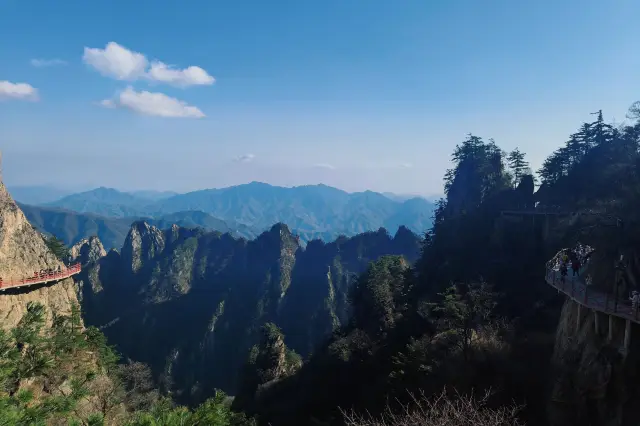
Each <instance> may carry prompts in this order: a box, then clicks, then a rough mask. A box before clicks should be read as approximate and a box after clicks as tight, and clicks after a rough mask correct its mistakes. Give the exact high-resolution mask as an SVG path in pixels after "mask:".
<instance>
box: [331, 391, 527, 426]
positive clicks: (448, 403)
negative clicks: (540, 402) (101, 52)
mask: <svg viewBox="0 0 640 426" xmlns="http://www.w3.org/2000/svg"><path fill="white" fill-rule="evenodd" d="M489 396H490V392H489V391H487V392H486V393H485V394H484V395H483V397H482V398H480V399H478V398H476V397H475V396H473V395H470V396H464V395H460V394H455V396H453V397H451V396H450V395H449V394H448V393H447V391H446V389H445V390H443V391H442V393H440V394H439V395H438V396H436V397H433V398H429V397H427V396H425V395H424V394H420V395H419V396H416V395H413V394H412V395H411V402H410V403H409V404H399V406H400V409H398V410H395V409H392V408H391V407H390V406H387V409H386V410H385V412H384V413H383V414H382V415H381V416H379V417H374V416H371V415H360V414H357V413H355V412H353V411H351V412H345V411H342V414H343V417H344V421H345V424H346V425H347V426H520V425H523V423H520V421H519V420H518V418H517V414H518V412H519V411H520V410H521V409H522V407H521V406H517V405H515V404H514V405H510V406H506V407H501V408H490V407H488V406H487V401H488V399H489Z"/></svg>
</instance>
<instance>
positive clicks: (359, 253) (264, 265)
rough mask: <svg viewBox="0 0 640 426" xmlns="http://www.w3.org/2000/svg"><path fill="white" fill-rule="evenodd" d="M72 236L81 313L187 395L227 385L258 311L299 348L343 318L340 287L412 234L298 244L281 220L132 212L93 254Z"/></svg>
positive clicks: (231, 384) (407, 244) (402, 249)
mask: <svg viewBox="0 0 640 426" xmlns="http://www.w3.org/2000/svg"><path fill="white" fill-rule="evenodd" d="M82 245H84V246H86V248H83V247H76V248H74V250H73V251H74V252H75V253H76V254H77V255H78V256H79V260H80V261H82V262H83V263H84V264H85V269H84V271H83V275H82V276H79V277H78V283H79V285H80V287H81V288H82V299H83V302H82V303H83V309H84V311H85V312H86V313H87V316H86V320H87V321H88V322H89V323H90V324H95V325H105V324H108V325H109V326H108V327H106V328H105V329H104V332H105V333H106V334H107V336H108V337H109V339H110V341H111V342H113V343H116V344H117V345H118V348H119V349H120V350H121V351H122V352H123V354H125V355H126V356H128V357H131V358H132V359H136V360H140V361H143V362H147V363H149V364H150V365H151V366H152V368H153V369H154V371H155V373H156V375H157V376H158V377H160V376H163V377H169V378H171V379H172V381H173V390H174V391H175V392H177V394H178V395H179V397H181V398H183V399H184V400H185V401H193V400H199V399H200V398H202V397H204V396H206V395H207V393H208V392H209V391H210V390H211V389H213V388H221V389H226V390H228V391H234V390H235V389H236V385H237V384H238V380H239V373H240V369H241V367H242V365H243V364H244V361H245V359H246V356H247V353H248V350H249V348H250V347H251V346H252V345H253V344H255V343H257V340H258V338H259V334H260V328H261V327H262V326H263V325H264V324H265V323H267V322H274V323H275V324H277V325H278V326H279V327H281V328H282V329H283V331H284V332H285V335H286V336H287V337H286V340H287V345H288V346H289V347H291V348H292V349H294V350H296V351H297V352H299V353H300V354H302V355H307V354H309V353H310V351H312V350H313V348H314V347H315V345H316V344H318V343H319V342H320V341H322V340H323V339H324V338H325V337H326V336H327V335H328V334H329V333H331V331H332V330H334V329H335V328H337V327H339V326H340V325H341V324H344V323H345V322H346V321H347V318H348V316H349V307H348V304H347V293H348V291H349V288H350V286H351V284H352V283H353V282H354V280H355V278H356V277H357V275H358V274H359V273H360V272H362V271H363V270H364V269H365V268H366V266H367V265H368V263H369V262H370V261H371V260H375V259H377V258H378V257H380V256H381V255H384V254H402V255H404V256H405V257H407V258H408V259H409V260H415V259H416V258H417V256H418V252H419V248H420V239H419V238H418V237H417V236H415V235H414V234H412V233H411V232H410V231H408V230H406V229H405V228H401V229H400V230H399V232H398V233H397V235H396V236H395V237H393V238H391V237H390V236H389V235H388V234H387V233H386V231H384V230H379V231H378V232H369V233H365V234H361V235H358V236H355V237H352V238H346V237H342V238H340V239H339V240H337V241H335V242H332V243H328V244H325V243H323V242H321V241H312V242H311V243H310V244H309V245H308V247H307V248H306V249H302V248H301V247H300V244H299V240H298V238H297V237H296V236H294V235H292V234H291V232H290V231H289V229H288V228H287V227H286V226H285V225H282V224H277V225H274V226H273V227H272V228H271V229H270V230H269V231H267V232H264V233H263V234H261V235H260V236H258V237H257V238H256V239H255V240H251V241H247V240H244V239H235V238H233V237H231V236H230V235H229V234H221V233H219V232H205V231H203V230H197V229H196V230H194V229H185V228H180V227H177V226H173V227H171V228H169V229H166V230H164V231H161V230H159V229H158V228H156V227H153V226H151V225H149V224H147V223H145V222H142V221H140V222H136V223H134V224H133V225H132V227H131V230H130V232H129V234H128V236H127V238H126V241H125V243H124V246H123V247H122V250H121V253H117V252H115V251H111V252H110V253H109V254H107V255H106V256H102V255H101V254H100V253H101V252H102V250H101V248H100V246H99V244H98V243H97V242H96V241H95V240H92V241H87V242H83V244H82ZM91 253H94V255H93V256H92V255H90V254H91ZM95 253H98V254H97V255H95ZM211 366H224V367H223V368H211Z"/></svg>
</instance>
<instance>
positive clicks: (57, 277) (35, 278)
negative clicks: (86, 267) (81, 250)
mask: <svg viewBox="0 0 640 426" xmlns="http://www.w3.org/2000/svg"><path fill="white" fill-rule="evenodd" d="M81 270H82V267H81V265H80V264H79V263H76V264H74V265H71V266H69V267H66V268H63V269H62V270H60V271H55V272H45V273H40V272H36V273H34V275H32V276H30V277H26V278H18V279H8V280H5V279H3V278H0V292H2V291H4V290H8V289H10V288H20V287H27V286H31V285H35V284H46V283H50V282H55V281H61V280H64V279H66V278H69V277H71V276H73V275H76V274H78V273H80V271H81Z"/></svg>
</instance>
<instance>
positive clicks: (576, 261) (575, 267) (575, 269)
mask: <svg viewBox="0 0 640 426" xmlns="http://www.w3.org/2000/svg"><path fill="white" fill-rule="evenodd" d="M580 266H582V265H580V259H579V258H578V256H576V257H574V258H573V262H571V270H573V276H574V277H575V276H578V277H580Z"/></svg>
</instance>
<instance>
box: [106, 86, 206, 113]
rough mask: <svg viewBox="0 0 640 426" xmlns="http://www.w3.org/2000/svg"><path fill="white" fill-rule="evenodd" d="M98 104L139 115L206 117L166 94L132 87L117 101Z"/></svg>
mask: <svg viewBox="0 0 640 426" xmlns="http://www.w3.org/2000/svg"><path fill="white" fill-rule="evenodd" d="M98 104H99V105H101V106H103V107H105V108H125V109H129V110H131V111H134V112H137V113H139V114H143V115H150V116H157V117H179V118H202V117H204V116H205V115H204V113H203V112H202V111H200V110H199V109H198V108H197V107H194V106H191V105H188V104H187V103H186V102H183V101H181V100H179V99H176V98H171V97H169V96H167V95H165V94H164V93H153V92H146V91H140V92H136V91H135V90H134V89H133V88H132V87H127V88H126V89H125V90H124V91H123V92H121V93H120V94H119V95H118V96H117V98H116V99H115V100H112V99H104V100H102V101H100V102H98Z"/></svg>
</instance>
